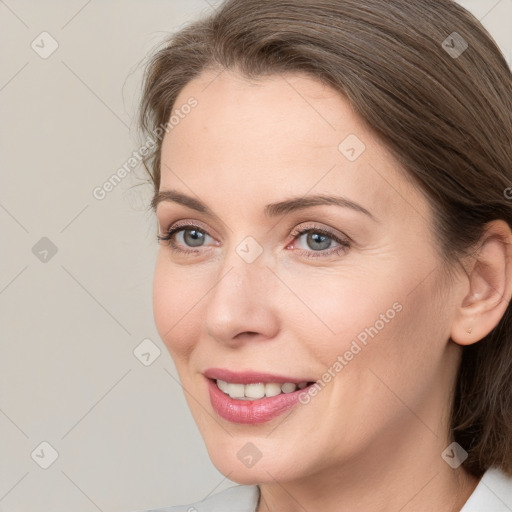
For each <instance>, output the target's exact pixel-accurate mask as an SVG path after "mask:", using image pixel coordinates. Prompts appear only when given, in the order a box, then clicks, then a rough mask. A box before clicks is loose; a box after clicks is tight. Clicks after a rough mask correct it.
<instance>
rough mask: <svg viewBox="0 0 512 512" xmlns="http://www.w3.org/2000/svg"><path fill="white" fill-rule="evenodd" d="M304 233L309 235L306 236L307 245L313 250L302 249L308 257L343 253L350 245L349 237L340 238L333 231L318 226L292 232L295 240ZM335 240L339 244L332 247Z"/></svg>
mask: <svg viewBox="0 0 512 512" xmlns="http://www.w3.org/2000/svg"><path fill="white" fill-rule="evenodd" d="M304 235H307V237H306V238H305V243H306V245H307V246H308V247H309V248H311V249H312V250H301V251H299V252H302V254H303V255H304V256H306V257H308V258H318V257H325V256H332V255H339V254H343V253H345V252H346V251H347V250H348V248H349V247H350V241H349V239H348V238H346V239H343V238H340V237H338V236H337V235H336V234H334V233H332V232H331V231H329V230H327V229H323V228H319V227H318V226H311V227H307V228H303V229H301V230H297V231H294V232H293V233H292V236H293V237H294V240H297V239H300V238H302V237H304ZM333 241H335V242H336V243H338V244H339V245H338V246H335V247H331V246H332V242H333Z"/></svg>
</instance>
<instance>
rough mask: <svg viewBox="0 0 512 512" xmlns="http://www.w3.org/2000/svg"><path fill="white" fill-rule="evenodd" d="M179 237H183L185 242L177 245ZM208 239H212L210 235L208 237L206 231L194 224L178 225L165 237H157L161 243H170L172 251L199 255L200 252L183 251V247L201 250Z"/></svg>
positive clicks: (192, 250)
mask: <svg viewBox="0 0 512 512" xmlns="http://www.w3.org/2000/svg"><path fill="white" fill-rule="evenodd" d="M175 235H177V236H175ZM178 237H181V239H182V240H183V241H182V242H180V244H177V243H176V241H175V238H178ZM206 237H210V235H208V234H207V233H206V231H204V230H202V229H201V228H200V227H199V226H196V225H194V224H185V225H183V224H182V225H176V226H174V227H173V228H171V229H170V230H169V231H168V232H167V233H166V234H165V235H163V236H162V235H158V236H157V238H158V240H159V241H160V242H168V243H169V247H170V248H171V250H172V251H176V252H181V253H186V254H188V253H197V252H198V251H197V250H194V249H182V248H181V247H182V246H185V247H197V248H200V247H202V246H203V245H204V243H203V242H204V241H205V239H206ZM210 238H211V237H210Z"/></svg>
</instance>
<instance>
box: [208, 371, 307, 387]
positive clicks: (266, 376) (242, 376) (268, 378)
mask: <svg viewBox="0 0 512 512" xmlns="http://www.w3.org/2000/svg"><path fill="white" fill-rule="evenodd" d="M204 376H205V377H207V378H208V379H214V380H217V379H220V380H224V381H226V382H236V383H237V384H256V383H258V382H264V383H267V382H278V383H279V382H280V383H281V384H284V383H285V382H295V383H296V384H298V383H299V382H314V381H316V379H309V378H303V377H290V376H288V377H286V376H283V375H275V374H272V373H264V372H253V371H246V372H233V371H231V370H225V369H222V368H208V370H206V371H205V372H204Z"/></svg>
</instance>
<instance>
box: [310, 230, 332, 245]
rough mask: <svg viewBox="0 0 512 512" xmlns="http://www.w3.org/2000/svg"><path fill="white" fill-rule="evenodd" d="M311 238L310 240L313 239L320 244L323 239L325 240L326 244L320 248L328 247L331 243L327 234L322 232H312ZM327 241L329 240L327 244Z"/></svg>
mask: <svg viewBox="0 0 512 512" xmlns="http://www.w3.org/2000/svg"><path fill="white" fill-rule="evenodd" d="M309 240H310V241H311V240H312V241H313V242H314V243H320V244H321V243H322V241H323V242H324V246H323V247H320V248H319V249H328V248H329V245H330V240H329V238H328V237H327V236H326V235H322V234H320V233H310V235H309ZM325 241H327V244H325ZM317 249H318V247H317Z"/></svg>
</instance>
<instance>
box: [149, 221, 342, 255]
mask: <svg viewBox="0 0 512 512" xmlns="http://www.w3.org/2000/svg"><path fill="white" fill-rule="evenodd" d="M187 229H193V230H196V231H199V232H200V233H203V234H206V235H208V233H207V232H206V231H205V230H204V229H201V227H200V226H196V225H194V224H184V225H176V226H174V227H173V228H171V229H169V231H168V232H167V234H166V235H163V236H162V235H158V236H157V239H158V241H159V242H169V248H170V250H171V251H172V252H177V253H181V254H197V253H198V252H200V251H198V250H194V249H180V248H179V247H178V245H177V244H176V242H175V241H174V240H173V236H174V235H175V234H176V233H179V232H180V231H186V230H187ZM307 233H317V234H321V235H324V236H326V237H328V238H330V239H332V240H334V241H335V242H337V243H339V244H340V245H339V246H338V247H333V248H331V249H326V250H322V251H307V250H304V249H302V250H299V253H301V252H302V254H303V255H304V256H306V257H307V258H321V257H327V256H333V255H341V254H343V253H345V252H346V251H347V249H348V248H349V247H350V243H349V241H348V240H347V239H340V238H338V237H337V236H336V235H335V234H334V233H331V232H330V231H327V230H325V229H322V228H318V227H315V226H311V227H307V228H303V229H300V230H296V231H294V232H292V236H293V240H296V239H297V238H300V237H301V236H302V235H305V234H307ZM208 236H210V235H208Z"/></svg>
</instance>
